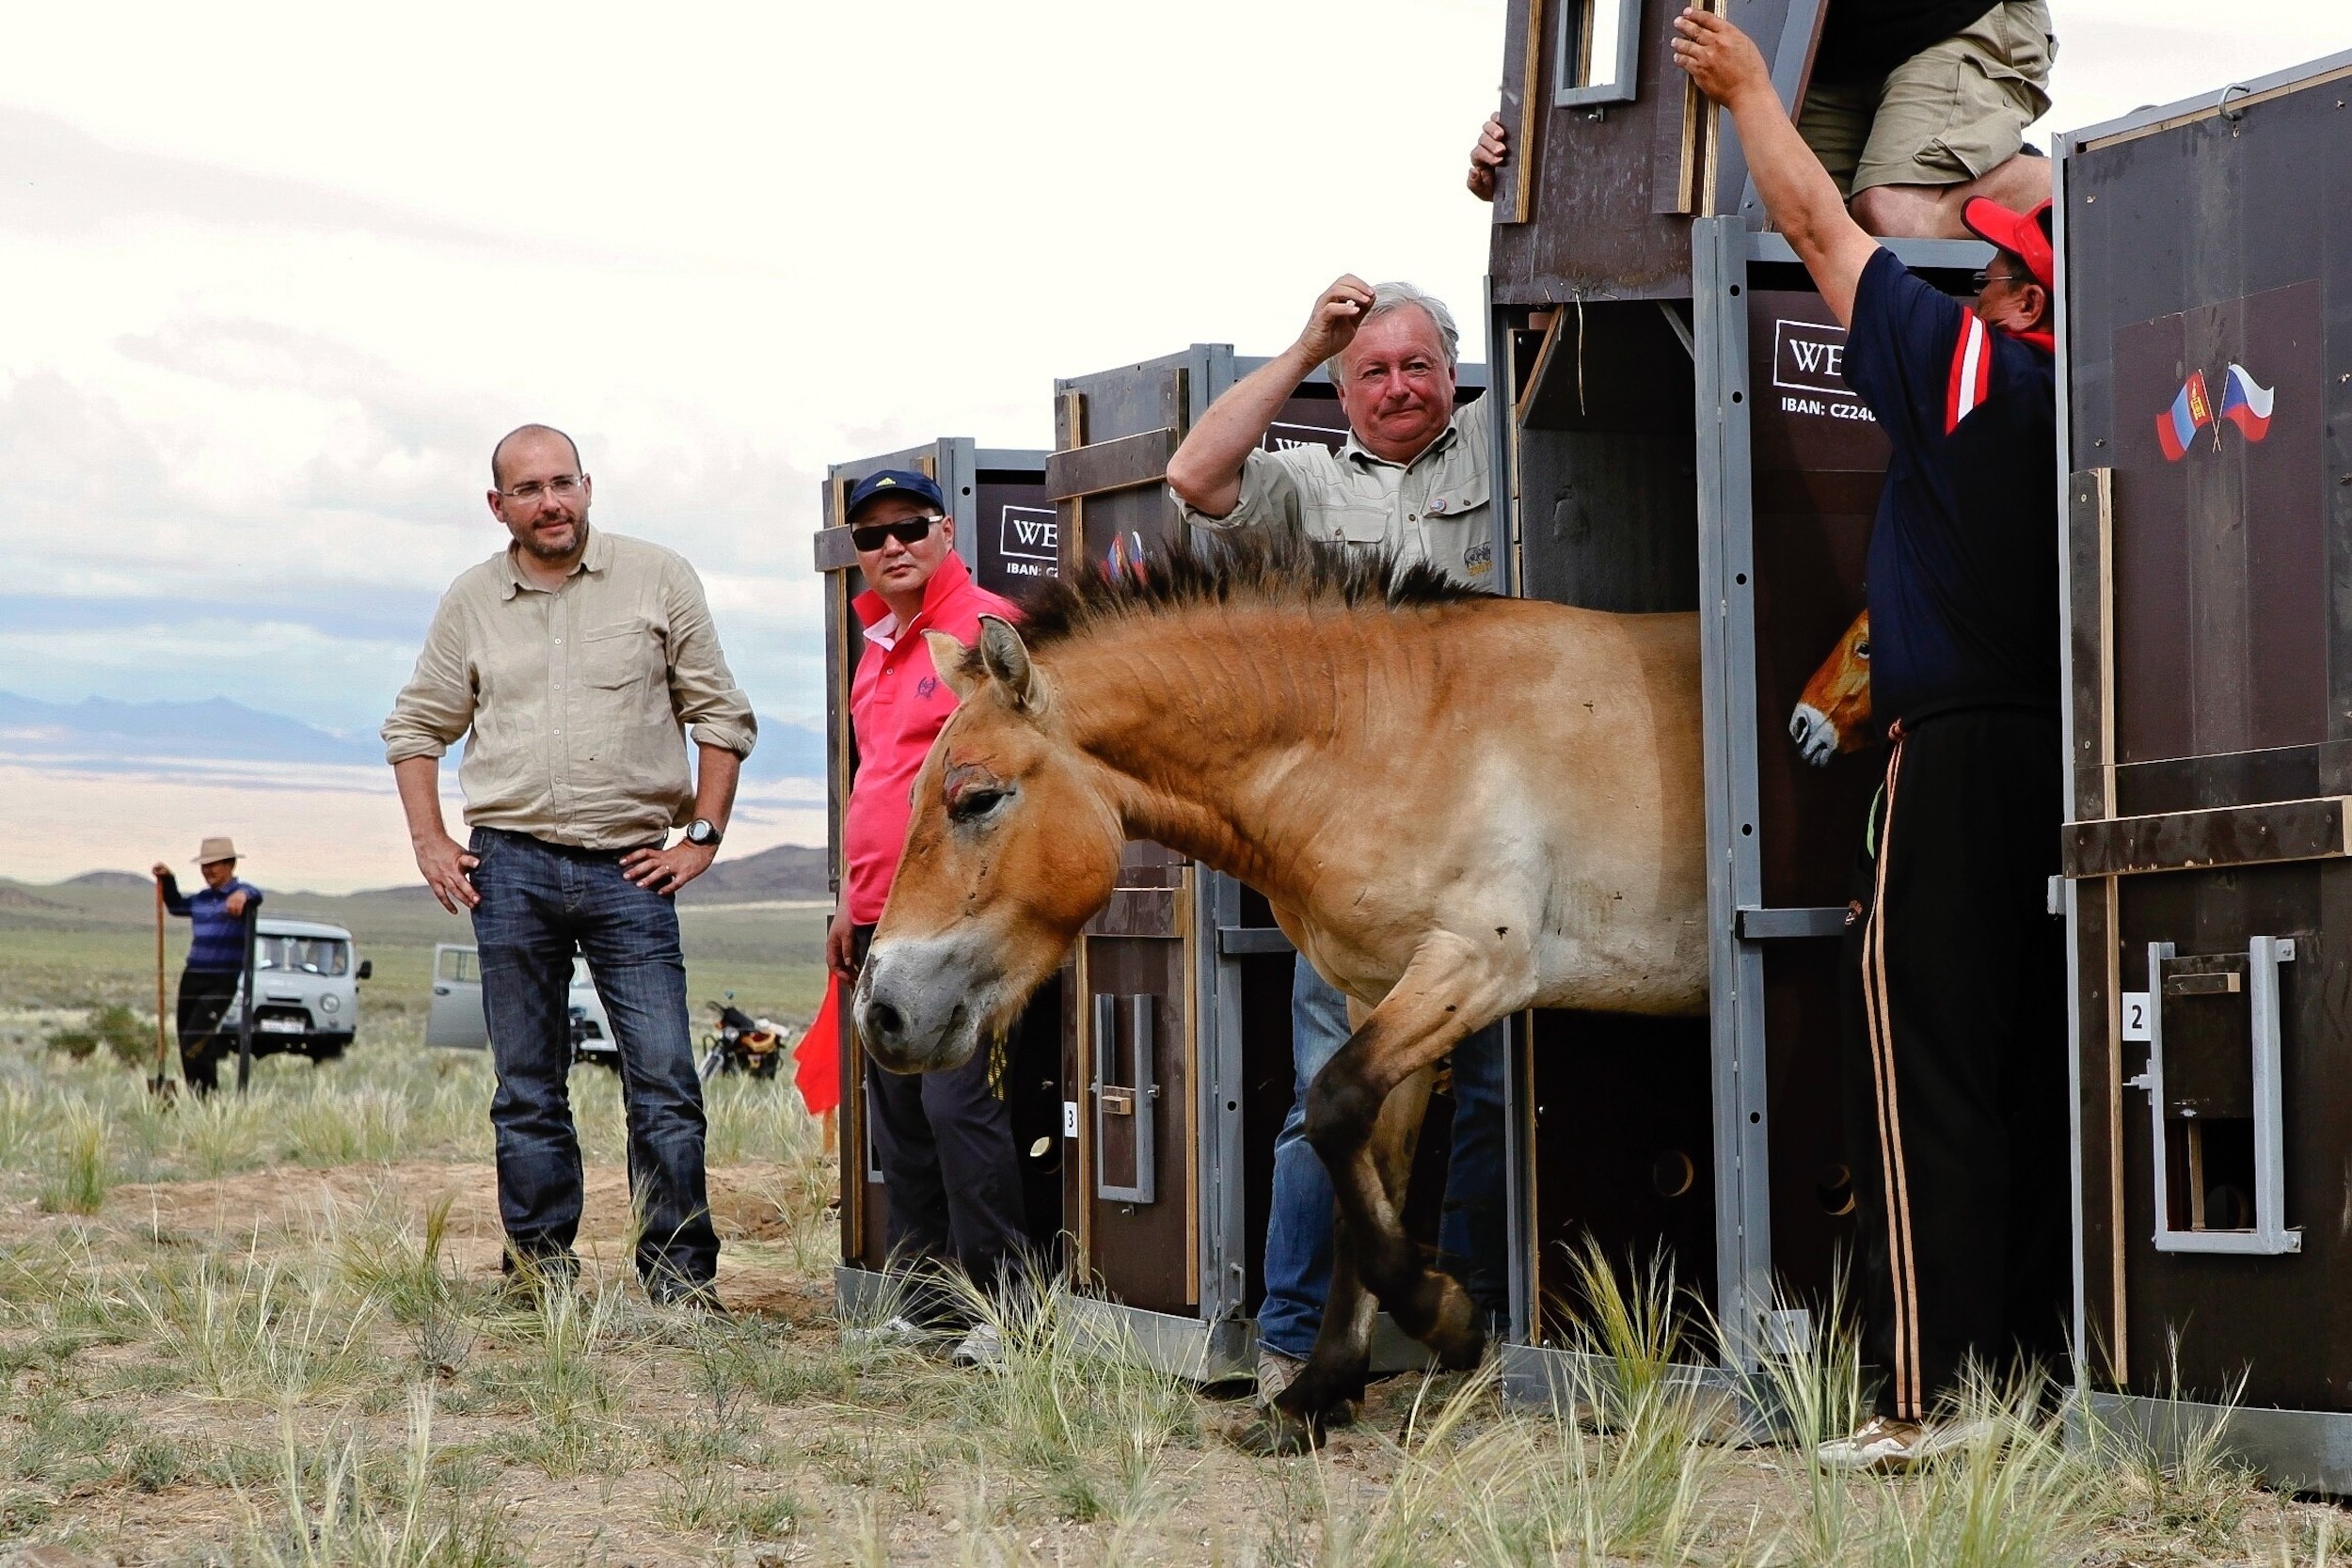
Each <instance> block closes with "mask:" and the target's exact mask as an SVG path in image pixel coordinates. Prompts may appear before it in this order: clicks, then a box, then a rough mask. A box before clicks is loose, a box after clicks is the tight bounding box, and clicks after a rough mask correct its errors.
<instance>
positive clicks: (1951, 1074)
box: [1845, 708, 2073, 1419]
mask: <svg viewBox="0 0 2352 1568" xmlns="http://www.w3.org/2000/svg"><path fill="white" fill-rule="evenodd" d="M1896 736H1897V737H1896V742H1895V745H1894V748H1893V754H1892V755H1891V756H1890V757H1889V759H1888V762H1887V769H1886V786H1885V789H1884V791H1883V794H1882V795H1881V796H1880V798H1879V802H1878V804H1877V806H1876V807H1875V808H1874V810H1873V812H1872V821H1871V832H1870V835H1869V838H1868V840H1867V842H1866V845H1865V847H1864V854H1863V861H1862V864H1861V867H1860V877H1859V879H1858V880H1859V882H1860V890H1859V898H1860V903H1861V911H1862V918H1861V919H1859V920H1857V921H1855V922H1854V923H1853V924H1852V925H1851V926H1850V927H1849V928H1848V932H1847V938H1846V958H1847V964H1846V993H1847V994H1846V1024H1847V1027H1846V1031H1845V1034H1846V1053H1845V1054H1846V1073H1845V1080H1846V1083H1845V1088H1846V1095H1845V1101H1846V1103H1845V1120H1846V1140H1847V1151H1848V1158H1849V1163H1850V1164H1851V1167H1852V1170H1853V1179H1854V1182H1853V1184H1854V1194H1855V1200H1856V1207H1857V1210H1858V1215H1857V1218H1858V1220H1859V1222H1860V1224H1859V1232H1858V1233H1859V1239H1860V1245H1861V1263H1862V1278H1861V1281H1860V1289H1861V1306H1862V1313H1863V1327H1864V1336H1865V1338H1864V1351H1865V1354H1866V1358H1867V1359H1868V1360H1869V1361H1872V1362H1874V1363H1875V1364H1876V1365H1877V1367H1878V1369H1879V1370H1880V1371H1881V1372H1882V1373H1883V1374H1884V1376H1885V1380H1886V1381H1885V1383H1884V1385H1883V1387H1882V1389H1881V1392H1880V1396H1879V1410H1880V1413H1881V1414H1883V1415H1887V1416H1897V1417H1902V1418H1910V1419H1921V1418H1925V1417H1926V1416H1928V1415H1930V1414H1931V1413H1932V1412H1933V1409H1934V1406H1935V1403H1936V1401H1937V1400H1938V1398H1939V1397H1940V1396H1942V1395H1944V1394H1947V1393H1948V1392H1949V1391H1950V1390H1951V1388H1952V1386H1953V1385H1954V1382H1955V1380H1956V1379H1957V1378H1958V1377H1959V1375H1960V1373H1961V1371H1962V1370H1963V1366H1964V1365H1965V1364H1966V1363H1967V1362H1968V1361H1969V1360H1970V1359H1971V1358H1973V1359H1975V1360H1976V1361H1977V1362H1979V1364H1980V1365H1982V1366H1984V1367H1985V1368H1986V1369H1987V1370H1993V1371H1995V1372H1999V1371H2001V1370H2005V1369H2006V1368H2007V1367H2008V1366H2009V1365H2010V1363H2011V1358H2012V1357H2014V1356H2016V1355H2018V1354H2024V1355H2026V1356H2028V1357H2036V1358H2044V1359H2046V1360H2047V1361H2048V1362H2049V1363H2051V1364H2052V1366H2053V1367H2054V1368H2055V1367H2056V1366H2057V1365H2058V1364H2059V1363H2060V1362H2062V1359H2063V1356H2064V1353H2065V1346H2066V1337H2065V1336H2066V1324H2067V1321H2068V1317H2069V1313H2070V1307H2071V1303H2072V1300H2073V1284H2072V1264H2071V1261H2070V1257H2071V1249H2070V1247H2069V1243H2068V1236H2069V1229H2068V1224H2067V1214H2068V1212H2069V1204H2070V1201H2071V1200H2070V1180H2071V1179H2070V1177H2069V1164H2068V1158H2067V1117H2066V997H2065V983H2066V982H2065V975H2066V968H2065V947H2064V936H2063V931H2062V927H2061V925H2060V922H2059V921H2058V919H2057V918H2056V917H2054V916H2052V915H2051V914H2050V913H2049V912H2048V905H2047V898H2048V881H2049V878H2050V877H2051V876H2052V874H2054V873H2055V872H2056V871H2057V870H2058V820H2059V811H2060V803H2059V800H2060V798H2059V785H2058V779H2059V768H2060V755H2059V752H2060V741H2059V737H2058V720H2057V718H2056V717H2055V716H2054V715H2053V716H2044V715H2042V714H2037V713H2033V712H2030V711H2026V710H2024V709H2014V708H1967V709H1961V710H1956V711H1948V712H1945V713H1942V714H1938V715H1935V716H1933V717H1931V718H1928V719H1927V720H1925V721H1922V722H1918V723H1917V724H1916V725H1915V727H1911V728H1908V729H1906V728H1905V727H1904V726H1898V727H1897V732H1896Z"/></svg>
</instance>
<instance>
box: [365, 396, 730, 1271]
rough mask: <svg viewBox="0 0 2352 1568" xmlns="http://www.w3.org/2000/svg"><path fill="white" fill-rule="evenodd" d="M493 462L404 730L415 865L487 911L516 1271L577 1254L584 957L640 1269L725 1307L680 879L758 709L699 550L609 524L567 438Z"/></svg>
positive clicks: (524, 443)
mask: <svg viewBox="0 0 2352 1568" xmlns="http://www.w3.org/2000/svg"><path fill="white" fill-rule="evenodd" d="M490 474H491V482H492V489H491V490H490V492H489V497H488V499H489V504H490V512H491V515H494V516H496V517H497V518H498V519H499V521H500V522H501V523H503V524H504V525H505V526H506V530H507V532H508V533H509V534H511V535H512V536H513V542H512V543H511V544H509V545H508V546H507V547H506V548H505V549H503V550H501V551H500V552H499V553H498V554H497V555H494V556H492V557H491V558H490V559H489V560H487V561H485V562H483V563H482V564H480V565H478V566H475V567H472V568H470V569H469V570H468V571H467V572H466V573H465V574H464V575H463V576H461V577H459V578H458V579H457V580H456V581H455V582H454V583H453V584H452V585H451V586H450V590H449V592H448V593H447V594H443V595H442V597H441V604H440V608H439V609H438V610H436V611H435V612H434V616H433V626H432V629H431V630H430V631H428V632H427V633H426V634H425V641H424V651H423V652H422V653H421V654H420V655H419V656H418V657H417V668H416V673H415V674H414V675H412V676H411V677H410V678H409V682H408V684H407V686H406V687H405V688H404V689H402V691H401V693H400V699H399V701H398V702H397V703H396V704H395V705H394V706H393V709H392V716H391V717H390V718H389V719H388V720H386V721H385V722H384V732H383V733H384V748H385V758H386V760H387V761H389V763H390V764H391V765H392V772H393V775H394V777H395V778H396V779H397V780H398V782H399V785H400V801H401V806H402V809H403V810H404V811H405V813H406V814H407V817H408V837H409V841H410V843H411V844H412V845H413V846H414V847H415V849H416V855H417V869H418V870H420V871H421V872H422V873H423V874H424V879H425V883H426V885H427V886H429V887H430V888H432V890H433V893H434V895H435V896H436V897H437V898H439V899H440V901H441V903H442V905H443V906H444V907H445V908H447V909H449V910H450V911H453V912H454V911H456V910H458V909H459V908H460V907H463V908H465V909H468V910H470V911H472V913H473V926H474V941H475V942H476V944H477V945H478V947H479V948H480V951H481V964H482V1005H483V1010H484V1012H485V1015H486V1017H487V1022H488V1023H489V1030H490V1052H491V1059H492V1062H493V1063H494V1064H495V1066H496V1068H497V1071H498V1093H497V1095H496V1097H495V1098H494V1099H493V1100H492V1101H491V1104H490V1121H491V1124H492V1126H493V1127H494V1128H495V1129H496V1131H497V1135H498V1172H499V1212H500V1217H501V1220H502V1221H503V1223H504V1226H505V1229H506V1268H507V1270H508V1272H509V1273H510V1274H514V1273H516V1272H517V1271H519V1272H520V1273H521V1275H522V1276H523V1279H524V1281H525V1283H526V1284H528V1285H531V1286H533V1287H535V1286H537V1285H539V1284H542V1283H548V1282H551V1281H552V1282H558V1283H561V1282H564V1281H568V1280H569V1278H570V1277H571V1275H573V1274H574V1273H575V1272H576V1271H577V1269H578V1263H577V1260H576V1259H575V1258H574V1256H573V1253H572V1242H573V1240H574V1238H575V1236H576V1235H577V1233H578V1231H579V1228H580V1139H579V1136H578V1134H577V1133H576V1132H575V1131H574V1129H573V1126H572V1114H571V1101H570V1098H569V1095H568V1092H567V1079H568V1076H569V1073H570V1069H571V1015H570V1008H569V1005H568V993H569V989H570V985H571V975H572V960H573V956H574V955H575V954H583V955H585V956H586V958H587V959H588V967H589V972H590V974H592V975H593V976H594V977H595V980H596V992H597V995H598V996H599V997H600V998H601V999H602V1001H603V1003H604V1008H605V1013H606V1015H607V1017H609V1018H610V1019H611V1021H612V1032H613V1035H614V1037H615V1038H616V1041H617V1043H618V1045H619V1048H620V1055H621V1072H622V1075H623V1078H624V1081H625V1085H626V1088H627V1093H626V1095H625V1096H624V1102H625V1103H626V1104H627V1106H628V1140H629V1156H628V1168H629V1185H630V1196H631V1198H632V1199H633V1200H634V1202H635V1204H636V1206H637V1208H638V1210H639V1212H641V1213H642V1214H643V1216H644V1229H643V1233H642V1234H641V1236H640V1238H639V1241H638V1243H637V1270H638V1274H639V1275H640V1276H642V1277H643V1278H644V1282H645V1289H646V1291H647V1293H648V1294H649V1295H651V1296H652V1297H653V1299H654V1300H655V1301H657V1302H660V1303H668V1304H684V1305H690V1306H698V1307H715V1306H716V1305H717V1298H716V1296H715V1295H714V1294H713V1293H712V1291H711V1279H712V1277H713V1275H714V1274H715V1273H716V1271H717V1268H718V1260H719V1239H718V1236H717V1234H716V1232H715V1231H713V1229H712V1228H711V1224H710V1212H709V1206H708V1203H707V1197H706V1195H705V1186H704V1173H703V1138H704V1118H703V1103H702V1084H701V1080H700V1079H699V1078H698V1077H697V1076H696V1074H695V1070H694V1058H693V1046H692V1040H691V1033H690V1027H691V1026H690V1023H689V1021H688V1017H687V1010H686V965H685V959H684V956H683V954H682V951H681V949H680V947H679V942H678V923H677V910H676V907H675V904H674V903H673V902H672V895H675V893H676V892H677V890H678V889H679V888H681V887H683V886H685V885H686V884H687V883H688V882H691V881H692V880H693V879H695V878H696V877H698V876H700V875H702V873H703V872H705V871H706V870H707V869H709V866H710V863H711V862H712V860H714V859H715V858H716V857H717V854H718V849H719V842H720V838H721V836H722V835H723V832H725V829H726V824H727V815H728V813H729V811H730V810H731V809H732V808H733V806H734V803H735V785H736V779H737V776H738V774H739V771H740V768H741V766H742V759H743V758H744V757H745V756H747V755H749V754H750V753H751V749H752V743H753V741H754V739H755V736H756V733H757V726H756V723H755V721H754V719H753V717H752V710H751V705H750V704H749V703H748V702H747V701H745V699H744V696H743V693H742V692H741V691H740V690H739V689H737V688H736V685H735V677H734V676H733V675H731V674H729V673H727V664H726V657H725V656H724V655H723V654H722V653H721V652H720V649H719V637H718V633H717V631H716V630H715V629H714V628H713V627H712V626H711V622H710V610H709V608H708V606H707V604H706V603H705V602H704V598H703V590H702V583H701V581H700V579H698V578H696V577H695V576H694V571H693V568H692V567H691V566H689V565H688V564H687V563H686V562H684V561H682V560H681V559H679V558H678V557H677V556H676V555H675V554H673V553H672V552H670V551H668V550H665V549H663V548H661V547H660V546H658V545H649V544H645V543H644V542H642V541H640V540H635V539H626V538H623V537H621V536H620V535H618V534H612V533H603V532H599V531H596V530H593V529H591V528H590V527H589V523H588V506H589V500H590V499H591V495H592V493H593V486H592V485H591V483H590V481H589V478H588V475H587V474H586V473H584V472H582V471H581V468H580V452H579V449H578V448H576V447H575V446H574V445H573V444H572V441H571V438H570V437H569V436H565V435H564V434H563V433H562V432H561V431H557V430H551V429H549V428H548V427H547V426H545V425H525V426H523V427H522V428H521V429H519V430H516V431H515V432H513V433H512V434H510V435H509V436H506V437H505V438H504V439H503V440H501V441H500V442H499V444H498V447H497V449H496V450H495V451H493V452H492V453H491V456H490ZM690 724H691V726H693V740H694V745H695V749H696V751H697V752H699V753H700V757H699V763H700V766H699V768H698V769H697V777H695V778H693V779H690V778H689V776H688V772H687V760H686V729H687V726H688V725H690ZM459 736H467V742H466V757H465V763H464V766H463V768H461V769H460V772H459V778H460V781H461V782H462V784H464V787H465V792H466V821H467V824H468V826H469V827H470V828H471V829H472V836H471V840H470V842H469V845H467V846H466V847H460V846H459V845H458V844H457V842H456V841H455V840H454V839H453V838H451V837H450V835H449V832H448V831H447V829H446V828H445V827H444V826H443V825H442V821H441V801H440V792H439V778H440V757H441V754H442V753H443V752H446V751H447V750H448V749H449V746H450V744H451V743H452V742H453V741H454V740H456V739H457V738H458V737H459ZM678 827H683V828H684V829H685V830H686V832H685V833H684V835H683V836H682V837H681V838H680V839H679V841H678V842H677V843H676V844H675V845H674V846H667V847H665V841H666V840H667V839H668V836H669V832H670V830H671V829H673V828H678Z"/></svg>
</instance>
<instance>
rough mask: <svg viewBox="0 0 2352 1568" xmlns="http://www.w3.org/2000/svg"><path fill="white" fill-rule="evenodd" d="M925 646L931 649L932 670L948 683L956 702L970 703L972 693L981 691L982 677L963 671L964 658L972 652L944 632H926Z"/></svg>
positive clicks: (924, 635) (924, 636) (924, 637)
mask: <svg viewBox="0 0 2352 1568" xmlns="http://www.w3.org/2000/svg"><path fill="white" fill-rule="evenodd" d="M923 645H924V646H925V647H927V648H929V649H930V651H931V668H932V669H934V670H936V671H938V672H939V678H940V679H941V680H944V681H946V683H947V689H948V690H950V691H952V692H954V693H955V694H956V701H957V702H959V703H961V702H969V701H970V700H971V697H972V693H973V692H975V691H977V690H978V689H980V677H979V676H977V675H968V674H965V673H964V671H963V656H964V655H965V654H967V653H970V652H971V650H970V649H969V648H966V647H965V646H964V645H963V644H962V643H961V642H959V641H956V640H955V639H954V638H952V637H950V636H948V635H947V634H946V632H944V631H927V632H925V633H924V634H923Z"/></svg>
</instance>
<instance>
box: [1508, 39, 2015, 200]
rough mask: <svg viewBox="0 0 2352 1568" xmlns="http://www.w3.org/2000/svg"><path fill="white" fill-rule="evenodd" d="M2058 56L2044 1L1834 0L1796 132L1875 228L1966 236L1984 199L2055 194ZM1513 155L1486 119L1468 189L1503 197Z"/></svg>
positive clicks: (1842, 195)
mask: <svg viewBox="0 0 2352 1568" xmlns="http://www.w3.org/2000/svg"><path fill="white" fill-rule="evenodd" d="M2057 53H2058V40H2057V39H2055V38H2053V37H2052V36H2051V33H2050V11H2049V7H2048V5H2047V4H2046V3H2045V0H1829V14H1828V16H1827V17H1826V18H1825V19H1824V20H1823V22H1822V24H1821V41H1820V48H1819V49H1818V50H1817V51H1816V52H1815V54H1814V58H1813V72H1812V75H1811V78H1810V79H1809V81H1808V82H1807V83H1806V86H1805V92H1804V103H1802V104H1801V105H1800V107H1799V109H1798V120H1797V131H1798V134H1799V135H1802V136H1803V137H1804V142H1805V145H1806V146H1808V147H1810V148H1811V149H1812V150H1814V152H1815V153H1816V154H1817V155H1818V156H1819V157H1820V161H1821V166H1822V167H1823V168H1825V169H1827V170H1828V171H1829V175H1830V178H1831V180H1832V181H1834V182H1836V187H1837V194H1838V195H1839V196H1841V197H1845V198H1848V200H1849V205H1850V208H1851V212H1852V214H1853V216H1854V221H1855V222H1857V223H1859V224H1861V225H1862V227H1863V228H1864V229H1865V230H1868V231H1869V232H1870V233H1873V234H1885V235H1889V236H1895V235H1910V236H1917V237H1926V238H1940V239H1963V238H1965V237H1966V235H1967V230H1966V228H1965V226H1964V225H1963V224H1962V222H1961V218H1960V211H1961V209H1962V208H1963V206H1965V205H1966V204H1967V203H1968V202H1969V201H1970V200H1972V199H1974V198H1978V197H1985V198H1989V199H1991V200H1994V201H1996V202H1998V203H2000V204H2001V205H2003V206H2005V207H2008V208H2010V209H2011V210H2013V211H2016V212H2021V213H2022V212H2030V211H2031V210H2032V209H2033V208H2035V207H2036V206H2038V205H2040V204H2041V203H2042V202H2044V201H2047V200H2048V199H2049V198H2050V161H2049V160H2048V159H2047V158H2042V157H2039V156H2036V155H2034V154H2033V153H2030V152H2028V151H2026V150H2025V133H2026V126H2028V125H2031V124H2032V123H2033V122H2034V121H2035V120H2037V119H2041V118H2042V115H2043V114H2044V113H2046V112H2047V111H2048V109H2049V107H2050V94H2049V86H2050V61H2051V58H2052V57H2053V56H2054V55H2057ZM1510 156H1511V153H1510V142H1509V137H1508V135H1507V134H1506V132H1505V130H1504V127H1503V124H1502V116H1500V115H1493V116H1489V117H1488V118H1487V120H1486V124H1485V125H1483V126H1481V127H1479V134H1478V141H1477V143H1476V145H1475V146H1473V147H1472V148H1471V149H1470V194H1471V195H1473V196H1475V197H1477V198H1479V199H1480V200H1481V201H1492V200H1493V199H1494V195H1495V172H1496V170H1498V169H1500V168H1501V167H1502V166H1503V165H1504V164H1506V163H1508V162H1509V161H1510Z"/></svg>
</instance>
